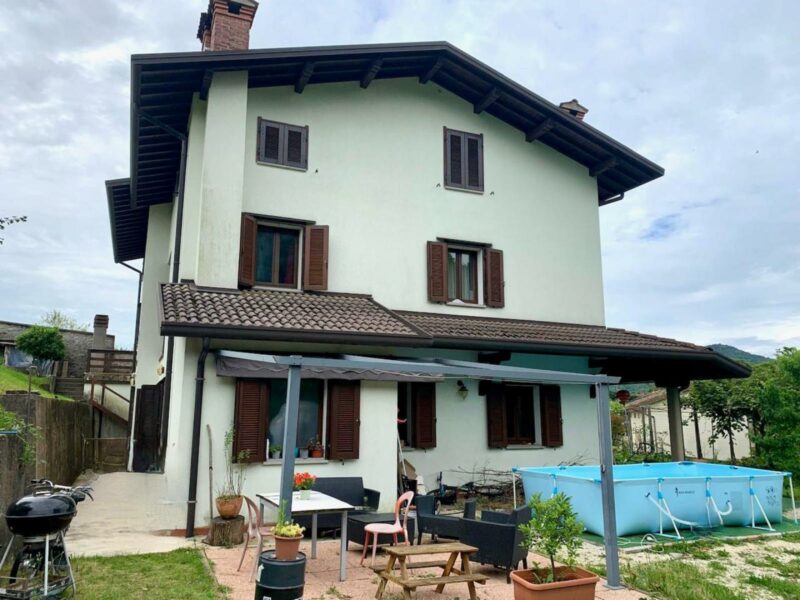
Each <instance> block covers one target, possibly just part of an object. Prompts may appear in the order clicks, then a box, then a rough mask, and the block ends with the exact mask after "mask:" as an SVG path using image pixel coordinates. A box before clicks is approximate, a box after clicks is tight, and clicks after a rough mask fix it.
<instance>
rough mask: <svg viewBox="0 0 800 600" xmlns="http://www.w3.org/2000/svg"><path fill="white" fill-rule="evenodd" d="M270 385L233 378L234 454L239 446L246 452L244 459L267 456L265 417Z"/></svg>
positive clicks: (259, 459) (257, 459)
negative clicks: (234, 380) (234, 391)
mask: <svg viewBox="0 0 800 600" xmlns="http://www.w3.org/2000/svg"><path fill="white" fill-rule="evenodd" d="M268 418H269V385H268V384H267V383H265V382H261V381H254V380H251V379H239V380H238V381H237V382H236V406H235V408H234V416H233V422H234V434H233V456H234V458H235V457H236V456H237V455H238V454H239V452H241V451H242V450H246V451H247V452H249V455H248V458H247V462H264V460H266V456H267V419H268Z"/></svg>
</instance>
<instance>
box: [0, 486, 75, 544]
mask: <svg viewBox="0 0 800 600" xmlns="http://www.w3.org/2000/svg"><path fill="white" fill-rule="evenodd" d="M76 512H77V509H76V506H75V501H74V500H73V499H72V498H71V497H70V496H67V495H66V494H52V495H37V494H31V495H29V496H23V497H22V498H19V499H18V500H16V501H14V502H12V503H11V504H10V505H9V506H8V509H7V510H6V524H7V525H8V528H9V529H10V530H11V533H13V534H14V535H18V536H20V537H22V538H32V537H42V536H45V535H53V534H55V533H58V532H59V531H63V530H65V529H66V528H67V527H69V524H70V522H71V521H72V519H73V517H74V516H75V513H76Z"/></svg>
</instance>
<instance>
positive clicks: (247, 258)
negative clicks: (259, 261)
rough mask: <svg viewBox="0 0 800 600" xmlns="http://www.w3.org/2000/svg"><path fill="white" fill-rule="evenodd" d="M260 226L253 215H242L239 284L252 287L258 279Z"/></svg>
mask: <svg viewBox="0 0 800 600" xmlns="http://www.w3.org/2000/svg"><path fill="white" fill-rule="evenodd" d="M257 231H258V226H257V224H256V220H255V218H254V217H253V216H252V215H242V228H241V233H240V235H239V285H240V286H244V287H252V285H253V284H254V283H255V281H256V233H257Z"/></svg>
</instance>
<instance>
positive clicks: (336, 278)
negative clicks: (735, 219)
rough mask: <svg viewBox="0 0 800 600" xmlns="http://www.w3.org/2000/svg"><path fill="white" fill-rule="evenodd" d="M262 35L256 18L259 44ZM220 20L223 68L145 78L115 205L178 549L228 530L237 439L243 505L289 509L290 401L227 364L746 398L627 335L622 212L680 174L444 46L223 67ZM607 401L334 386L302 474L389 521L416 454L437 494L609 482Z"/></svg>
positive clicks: (111, 194) (539, 392) (422, 387)
mask: <svg viewBox="0 0 800 600" xmlns="http://www.w3.org/2000/svg"><path fill="white" fill-rule="evenodd" d="M229 4H230V3H229ZM242 4H243V6H244V7H247V5H248V3H247V2H245V3H242ZM225 6H226V3H224V2H216V3H214V4H213V7H214V8H213V10H214V11H224V10H225ZM240 8H241V7H240ZM237 10H239V9H237ZM242 10H243V9H242ZM253 12H254V11H253ZM252 14H253V13H248V12H247V11H244V12H237V13H236V14H235V16H236V17H237V19H238V21H237V23H240V25H241V26H242V27H246V29H245V30H244V31H245V33H246V31H247V30H249V23H250V21H251V20H252ZM228 16H230V15H228ZM215 18H216V16H215V15H214V14H212V15H210V16H207V17H206V21H205V22H203V21H201V31H200V36H201V39H203V40H204V47H205V51H203V52H200V53H183V54H167V55H146V56H134V57H133V59H132V65H133V69H132V74H133V75H132V77H133V85H132V99H131V102H132V114H133V127H132V132H131V136H132V173H131V178H130V179H125V180H114V181H109V182H107V190H108V198H109V210H110V219H111V227H112V239H113V242H114V253H115V260H116V261H117V262H123V261H127V260H135V259H144V268H143V277H142V292H141V308H140V326H139V331H138V345H137V348H136V350H137V369H136V387H137V389H138V390H139V393H138V395H137V402H136V406H135V414H134V423H135V424H134V428H133V438H134V441H133V444H132V468H134V469H135V470H143V471H152V472H153V477H154V478H158V481H159V484H158V485H161V486H162V488H161V489H162V492H161V493H162V495H163V502H164V504H165V506H170V507H172V508H171V509H169V510H166V511H165V514H167V515H169V516H168V518H167V520H169V521H171V522H174V523H173V524H172V525H171V528H175V529H181V528H183V527H184V526H185V527H186V529H187V531H191V530H192V529H193V527H194V526H198V527H199V526H201V525H203V524H205V523H207V522H208V520H209V517H210V512H211V507H210V506H209V505H208V501H207V498H208V494H207V493H205V491H204V490H207V489H208V487H209V485H210V486H211V487H212V488H214V489H216V488H218V487H219V486H220V484H221V477H216V478H215V479H217V480H216V481H213V482H209V481H208V473H209V468H208V467H209V464H208V460H209V446H208V444H209V442H210V443H211V448H212V453H211V459H212V462H213V465H214V467H215V468H216V469H217V471H216V472H217V473H220V472H221V471H222V469H221V468H219V467H221V466H222V465H224V462H225V458H226V457H225V454H224V448H223V444H222V440H223V438H224V435H225V432H226V431H227V430H228V429H230V428H233V429H234V431H235V442H234V446H235V449H236V450H237V451H238V450H246V451H247V453H248V460H249V463H248V465H247V467H246V470H247V479H246V484H245V493H246V494H248V495H251V496H252V495H255V494H256V493H259V492H269V491H275V490H277V488H278V484H279V477H280V468H278V467H279V465H280V464H281V461H280V459H271V458H269V454H270V450H274V449H275V446H276V445H279V444H280V440H281V439H282V438H281V437H280V435H279V432H280V431H282V419H283V413H282V410H284V408H285V396H286V391H285V390H286V381H285V379H284V378H282V377H280V376H276V377H274V378H266V379H263V378H262V379H251V378H247V377H239V378H236V377H228V376H224V375H220V374H218V369H217V361H218V359H219V357H218V354H217V353H218V351H220V350H233V351H244V352H249V353H265V354H281V355H284V354H298V355H312V356H319V355H323V356H334V355H341V354H351V355H352V354H356V355H367V356H373V357H383V358H388V357H411V358H431V357H433V358H439V359H442V358H445V359H456V360H463V361H472V362H476V363H492V364H504V365H511V366H527V367H534V368H538V369H548V370H555V371H568V372H572V373H587V374H593V373H607V374H611V375H615V376H619V377H622V378H623V380H624V381H658V382H659V383H660V384H662V385H666V386H669V387H672V388H675V389H677V388H679V387H682V386H684V385H686V384H688V382H689V381H690V380H691V379H694V378H713V377H723V376H725V377H730V376H741V375H742V374H745V373H746V370H743V369H742V368H741V367H739V366H738V365H736V364H734V363H732V362H730V361H728V360H727V359H725V358H723V357H721V356H720V355H718V354H716V353H714V352H713V351H711V350H708V349H706V348H702V347H698V346H695V345H692V344H688V343H684V342H678V341H675V340H668V339H663V338H657V337H654V336H645V335H642V334H637V333H635V332H627V331H623V330H618V329H610V328H606V327H605V323H604V306H603V287H602V286H603V282H602V268H601V258H600V232H599V210H600V208H601V206H602V205H604V204H606V203H608V202H610V201H616V200H620V199H621V198H622V196H624V194H625V193H626V192H627V191H629V190H631V189H633V188H634V187H636V186H638V185H641V184H643V183H646V182H647V181H650V180H652V179H654V178H656V177H658V176H660V175H661V174H663V170H661V169H660V167H658V166H657V165H655V164H653V163H652V162H650V161H648V160H647V159H645V158H644V157H642V156H640V155H638V154H636V153H635V152H634V151H632V150H630V149H628V148H626V147H625V146H623V145H622V144H620V143H619V142H617V141H615V140H613V139H611V138H609V137H608V136H605V135H604V134H602V133H600V132H598V131H597V130H595V129H593V128H592V127H591V126H589V125H588V124H586V123H585V122H584V121H583V120H582V119H583V113H575V111H574V110H573V111H572V112H570V110H571V109H570V106H572V105H570V106H567V107H566V108H559V107H557V106H555V105H552V104H550V103H549V102H547V101H545V100H543V99H542V98H540V97H538V96H536V95H535V94H533V93H532V92H530V91H528V90H526V89H525V88H522V87H521V86H519V84H516V83H515V82H513V81H511V80H508V79H507V78H505V77H503V76H502V75H500V74H498V73H497V72H495V71H493V70H492V69H490V68H489V67H487V66H486V65H483V64H482V63H480V62H479V61H476V60H475V59H473V58H472V57H470V56H468V55H466V54H464V53H463V52H461V51H460V50H458V49H456V48H453V47H452V46H450V45H449V44H446V43H431V44H400V45H383V46H349V47H333V48H299V49H288V50H252V51H250V50H247V49H246V46H245V47H244V48H242V47H241V46H235V45H234V46H230V45H228V46H226V45H225V44H230V43H234V44H235V43H239V44H240V43H241V41H238V42H237V41H236V40H234V41H231V40H224V39H223V38H224V36H221V35H215V32H214V22H215V21H214V19H215ZM248 18H249V20H250V21H248ZM204 23H205V25H204ZM204 27H205V28H204ZM209 36H210V37H209ZM214 40H216V41H214ZM245 40H246V36H245ZM215 44H216V45H215ZM237 48H239V49H241V51H239V52H230V51H228V52H220V51H219V50H231V49H234V50H235V49H237ZM578 106H579V105H578ZM200 381H202V383H201V384H200V385H198V382H200ZM591 396H592V395H591V390H590V388H589V386H582V385H571V386H561V387H559V386H549V385H544V386H542V385H519V384H515V385H509V384H503V383H501V382H492V381H480V382H479V381H472V380H466V381H462V380H458V381H455V380H452V379H447V378H438V379H437V380H435V381H423V382H406V381H395V380H370V379H365V380H361V381H359V380H357V379H356V380H353V379H342V378H338V377H337V376H336V375H335V374H331V373H323V374H320V375H319V376H318V377H314V376H310V377H305V378H304V379H303V383H302V387H301V397H300V424H299V428H298V448H297V450H295V449H281V450H282V451H283V452H297V453H298V455H299V454H300V451H301V450H305V448H306V446H307V445H308V443H309V442H310V441H319V443H320V444H321V445H322V446H323V447H324V456H323V457H321V458H308V459H303V458H299V459H298V464H299V465H300V464H301V465H302V468H303V470H308V471H310V472H312V473H313V474H315V475H318V476H339V475H342V476H344V475H356V476H361V477H362V478H363V479H364V482H365V485H366V486H368V487H370V488H374V489H377V490H379V491H380V492H381V504H382V507H384V508H387V509H388V508H389V507H391V505H393V503H394V500H395V498H396V492H397V485H398V443H400V445H402V446H403V449H404V455H405V457H406V459H407V460H408V461H409V462H411V463H412V464H413V465H414V466H415V468H416V470H417V472H418V473H419V474H421V475H423V476H424V478H425V481H426V482H429V484H430V483H432V482H434V481H435V480H436V478H437V475H438V474H439V473H442V477H443V479H444V480H445V481H446V482H447V483H459V482H463V481H467V480H469V479H474V478H475V477H477V476H478V475H476V474H477V473H480V471H482V470H483V469H486V468H489V469H494V470H507V469H509V468H510V467H511V466H514V465H550V464H562V463H592V462H596V461H597V446H598V444H597V415H596V412H595V400H594V399H593V398H592V397H591ZM198 419H199V420H198ZM198 432H199V433H198ZM209 432H210V435H209ZM192 486H194V489H195V492H194V494H193V496H194V497H192V493H191V492H189V493H188V494H189V495H188V496H187V489H191V487H192ZM198 489H199V490H202V492H200V493H198V492H197V490H198ZM187 502H188V503H189V504H192V505H194V507H195V508H194V509H193V511H194V517H193V522H192V518H191V517H190V519H189V521H190V522H186V521H185V519H186V517H185V514H186V513H185V507H186V506H187ZM173 509H174V510H173Z"/></svg>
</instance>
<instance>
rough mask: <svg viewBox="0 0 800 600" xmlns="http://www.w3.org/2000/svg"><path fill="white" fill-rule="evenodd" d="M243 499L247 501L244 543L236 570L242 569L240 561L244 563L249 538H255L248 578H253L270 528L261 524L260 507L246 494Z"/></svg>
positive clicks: (270, 530) (270, 532)
mask: <svg viewBox="0 0 800 600" xmlns="http://www.w3.org/2000/svg"><path fill="white" fill-rule="evenodd" d="M244 501H245V502H246V503H247V528H246V529H245V531H244V545H243V546H242V558H240V559H239V568H238V569H236V570H237V571H241V570H242V563H244V557H245V556H246V555H247V547H248V546H249V545H250V539H251V538H255V540H256V541H257V544H256V556H255V558H254V559H253V568H252V569H251V571H250V580H251V581H252V580H254V579H255V577H256V567H257V566H258V557H259V556H261V550H262V548H263V546H264V538H265V537H267V536H269V535H272V529H271V528H270V527H268V526H265V525H264V524H263V516H262V514H261V509H260V508H259V507H258V506H257V505H256V503H255V502H253V501H252V500H251V499H250V498H248V497H247V496H245V497H244Z"/></svg>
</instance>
